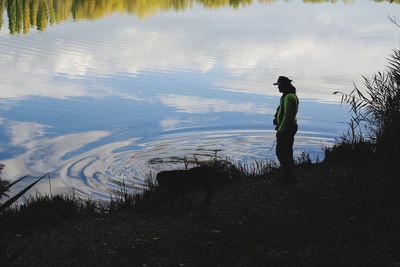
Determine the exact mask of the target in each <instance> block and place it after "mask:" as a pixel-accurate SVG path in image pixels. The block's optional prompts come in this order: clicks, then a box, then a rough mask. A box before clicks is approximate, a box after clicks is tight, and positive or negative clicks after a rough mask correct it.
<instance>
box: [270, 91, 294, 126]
mask: <svg viewBox="0 0 400 267" xmlns="http://www.w3.org/2000/svg"><path fill="white" fill-rule="evenodd" d="M298 108H299V99H298V98H297V95H296V94H295V93H285V94H283V96H282V97H281V101H280V105H279V107H278V109H277V110H276V113H275V119H274V125H276V128H275V129H276V130H277V131H278V132H291V131H293V130H294V129H295V128H296V126H297V119H296V114H297V111H298Z"/></svg>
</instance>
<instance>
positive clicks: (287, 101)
mask: <svg viewBox="0 0 400 267" xmlns="http://www.w3.org/2000/svg"><path fill="white" fill-rule="evenodd" d="M291 82H292V80H290V79H289V78H287V77H285V76H279V78H278V81H277V82H276V83H274V85H278V88H279V92H281V93H282V94H283V95H282V97H281V101H280V104H279V107H278V109H277V110H276V114H275V117H274V125H275V126H276V127H275V130H276V156H277V157H278V160H279V163H280V164H281V169H282V174H283V175H282V182H283V183H293V182H295V176H294V173H293V166H294V160H293V143H294V136H295V134H296V132H297V120H296V114H297V110H298V106H299V99H298V98H297V95H296V88H295V87H294V86H293V85H292V83H291Z"/></svg>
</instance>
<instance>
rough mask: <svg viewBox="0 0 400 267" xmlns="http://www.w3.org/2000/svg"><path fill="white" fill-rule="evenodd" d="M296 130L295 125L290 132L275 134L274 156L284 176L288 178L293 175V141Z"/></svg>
mask: <svg viewBox="0 0 400 267" xmlns="http://www.w3.org/2000/svg"><path fill="white" fill-rule="evenodd" d="M296 132H297V126H296V128H295V129H294V130H293V131H291V132H283V133H279V134H277V135H276V156H277V157H278V160H279V163H280V164H281V168H282V171H283V174H284V176H287V177H288V178H292V177H290V176H293V166H294V160H293V143H294V136H295V134H296Z"/></svg>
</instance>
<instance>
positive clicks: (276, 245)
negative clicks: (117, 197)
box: [0, 162, 400, 266]
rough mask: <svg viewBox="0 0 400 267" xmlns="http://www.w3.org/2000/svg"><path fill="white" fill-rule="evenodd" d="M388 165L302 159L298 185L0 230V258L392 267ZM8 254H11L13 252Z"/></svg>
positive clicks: (257, 180) (238, 186)
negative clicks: (318, 162) (169, 208)
mask: <svg viewBox="0 0 400 267" xmlns="http://www.w3.org/2000/svg"><path fill="white" fill-rule="evenodd" d="M398 165H399V164H398V163H397V164H387V165H386V166H382V165H380V164H378V163H375V162H367V163H365V164H361V165H358V166H353V167H351V168H350V167H348V166H347V167H346V166H338V165H331V166H323V165H312V166H308V167H304V168H299V169H298V170H297V174H298V178H299V183H298V184H296V185H294V186H290V187H282V186H278V185H277V184H276V183H275V182H274V178H275V177H274V174H273V173H270V174H268V175H265V176H262V177H245V178H241V179H239V180H237V181H235V182H233V183H231V184H228V185H226V186H224V187H223V188H220V189H219V190H218V191H217V193H216V194H215V196H214V198H213V203H212V205H211V207H209V208H204V207H203V206H202V202H201V200H202V197H203V195H202V194H197V193H195V194H191V195H190V196H188V200H187V202H186V203H185V205H184V206H178V207H177V208H176V210H175V212H174V214H165V212H164V211H165V208H166V205H159V204H157V203H149V204H148V205H146V206H145V207H138V208H134V209H132V208H131V209H127V210H122V211H119V212H117V213H113V214H111V215H99V216H93V215H92V216H86V217H84V218H74V219H72V220H70V221H69V222H68V223H59V224H57V225H53V226H51V227H48V226H47V227H44V226H43V227H40V226H39V227H35V228H33V229H31V230H26V231H23V232H22V231H6V232H4V231H3V233H2V234H1V235H0V253H1V254H0V256H1V260H3V264H1V263H0V265H1V266H5V265H7V264H10V261H11V262H12V265H21V266H96V265H99V266H107V265H108V266H217V265H221V266H258V265H260V266H397V265H398V264H399V263H400V226H399V225H400V213H399V204H400V194H399V193H398V189H399V185H400V182H399V181H398V179H396V178H397V177H396V174H395V171H396V168H397V167H398ZM15 255H19V256H18V257H15Z"/></svg>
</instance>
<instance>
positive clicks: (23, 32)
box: [0, 0, 400, 199]
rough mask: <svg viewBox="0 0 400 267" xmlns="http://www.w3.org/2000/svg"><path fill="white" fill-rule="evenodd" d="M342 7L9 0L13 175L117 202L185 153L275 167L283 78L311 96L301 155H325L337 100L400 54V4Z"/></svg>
mask: <svg viewBox="0 0 400 267" xmlns="http://www.w3.org/2000/svg"><path fill="white" fill-rule="evenodd" d="M312 2H315V3H312ZM333 2H336V3H330V2H329V1H304V2H302V1H267V0H264V1H260V2H257V1H251V0H246V1H240V0H237V1H231V2H229V1H220V0H218V1H186V0H182V1H166V0H161V1H160V0H152V1H142V0H136V1H132V0H125V1H112V0H108V1H94V0H91V1H85V0H80V1H78V0H65V1H45V0H40V1H39V0H37V1H29V0H26V1H23V0H11V1H4V0H0V14H2V16H1V15H0V18H2V19H0V25H1V30H0V51H1V53H0V161H1V162H3V163H5V164H6V170H5V172H4V175H3V176H4V178H6V179H10V180H14V179H16V178H18V177H20V176H22V175H24V174H32V175H41V174H44V173H46V172H51V173H52V174H53V177H54V178H53V179H52V181H51V183H52V191H53V193H54V192H71V191H72V188H75V190H77V191H79V192H81V193H82V194H84V195H87V196H93V197H95V198H99V199H104V198H108V197H109V194H110V193H111V192H113V190H116V189H118V188H119V185H120V184H121V183H122V181H124V182H125V183H127V184H128V185H129V186H130V187H132V188H139V189H140V188H142V185H143V180H144V178H145V177H146V176H148V174H149V173H150V172H153V173H155V172H157V171H160V170H164V169H171V168H179V167H182V166H183V158H184V157H188V158H193V156H194V155H195V156H196V157H197V158H199V159H203V158H207V159H208V158H210V157H211V156H212V155H214V153H215V151H217V155H218V156H221V157H228V158H230V159H231V160H233V161H242V162H252V161H254V160H267V159H274V150H273V149H271V147H272V145H273V142H274V131H273V125H272V117H273V114H274V113H275V109H276V106H277V104H278V102H279V97H280V94H279V92H278V90H277V88H276V87H274V86H272V83H273V82H274V81H275V80H276V79H277V77H278V76H279V75H287V76H289V77H290V78H292V79H293V81H294V82H293V83H294V85H295V86H296V87H297V90H298V95H299V97H300V100H301V106H300V111H299V115H298V120H299V133H298V135H297V136H296V140H295V149H296V155H299V154H300V152H301V151H306V152H309V153H311V155H312V156H313V157H314V158H315V157H322V156H323V155H322V154H323V153H322V150H321V148H322V147H323V146H329V145H331V144H332V143H333V142H334V140H335V138H338V137H339V136H340V135H341V134H342V133H343V132H344V131H345V130H346V128H347V126H346V122H347V121H348V117H349V113H348V111H347V108H345V107H341V106H340V105H339V101H340V99H339V98H338V97H337V96H334V95H332V92H334V91H337V90H339V91H344V92H348V91H349V90H351V89H352V88H353V82H355V83H356V84H358V85H361V84H362V78H361V75H362V74H364V75H367V76H369V75H371V74H373V73H375V72H376V71H378V70H382V69H383V68H384V66H385V63H386V62H385V61H386V58H387V57H388V56H389V54H390V53H391V49H392V48H395V47H398V45H399V32H398V29H397V28H396V27H394V26H393V24H391V23H390V22H389V20H388V19H387V16H388V15H389V14H391V15H399V16H400V12H399V10H400V9H399V6H398V4H396V3H393V4H389V3H387V2H379V3H378V2H377V1H368V0H365V1H361V0H360V1H333ZM395 2H396V1H395ZM28 182H29V181H28ZM21 186H23V185H21ZM48 188H49V186H48V183H42V184H39V185H38V186H36V187H35V189H34V190H38V191H40V192H48V190H49V189H48ZM16 189H18V188H16Z"/></svg>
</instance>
